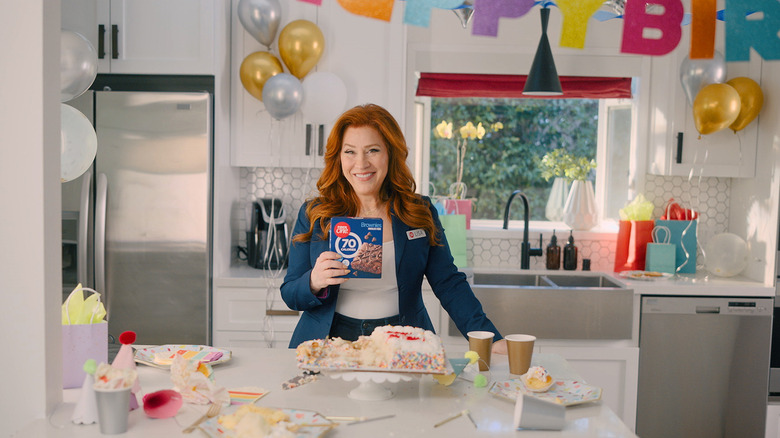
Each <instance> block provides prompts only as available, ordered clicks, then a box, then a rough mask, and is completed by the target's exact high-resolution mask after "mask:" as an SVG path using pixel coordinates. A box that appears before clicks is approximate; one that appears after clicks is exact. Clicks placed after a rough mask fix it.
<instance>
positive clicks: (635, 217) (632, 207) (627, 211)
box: [618, 193, 654, 221]
mask: <svg viewBox="0 0 780 438" xmlns="http://www.w3.org/2000/svg"><path fill="white" fill-rule="evenodd" d="M653 208H654V206H653V203H652V202H650V201H648V200H647V199H646V198H645V197H644V195H642V194H641V193H640V194H638V195H637V197H636V198H634V200H633V201H631V202H629V203H628V204H626V206H625V207H623V208H621V209H620V211H619V212H618V213H619V214H620V220H622V221H649V220H651V219H653Z"/></svg>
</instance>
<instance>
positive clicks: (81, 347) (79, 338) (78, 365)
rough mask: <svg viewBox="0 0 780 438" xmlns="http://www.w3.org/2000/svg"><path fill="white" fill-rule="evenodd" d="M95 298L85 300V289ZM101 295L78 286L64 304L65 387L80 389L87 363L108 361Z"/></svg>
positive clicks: (63, 353)
mask: <svg viewBox="0 0 780 438" xmlns="http://www.w3.org/2000/svg"><path fill="white" fill-rule="evenodd" d="M82 291H87V292H92V293H94V294H95V295H94V297H95V298H92V297H90V298H89V299H87V300H84V299H83V296H82V294H83V292H82ZM104 315H105V309H104V308H103V304H102V303H101V302H100V294H99V293H97V292H96V291H94V290H93V289H88V288H82V287H81V285H78V286H77V287H76V289H74V290H73V292H71V294H70V295H69V296H68V298H67V299H66V300H65V303H64V304H63V305H62V386H63V388H65V389H68V388H80V387H81V386H82V384H83V383H84V377H85V376H86V373H85V371H84V362H86V361H87V359H94V360H95V362H97V363H101V362H108V322H106V321H104V320H103V316H104Z"/></svg>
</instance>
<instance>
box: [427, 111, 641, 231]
mask: <svg viewBox="0 0 780 438" xmlns="http://www.w3.org/2000/svg"><path fill="white" fill-rule="evenodd" d="M431 100H432V98H431V97H428V96H416V97H415V101H414V108H415V120H416V122H417V123H416V124H415V134H414V138H415V143H416V145H415V148H414V149H415V151H416V155H417V156H416V157H415V158H416V159H415V162H416V163H417V165H416V166H415V175H417V177H416V178H417V181H418V182H419V187H418V190H419V192H420V193H421V194H423V195H425V196H432V197H433V196H441V195H442V194H441V193H431V190H430V188H431V187H432V185H431V184H430V156H431V155H430V154H431V129H432V121H431V103H432V102H431ZM598 100H599V122H598V123H599V125H598V130H597V132H598V138H597V143H596V162H597V163H598V166H597V167H596V169H595V171H596V178H595V184H594V191H595V195H596V205H597V207H598V209H599V212H598V213H599V217H600V218H601V219H602V220H603V221H606V222H616V219H617V218H607V217H606V215H605V208H606V205H605V202H604V200H605V199H606V196H607V190H608V187H607V186H608V184H607V178H606V174H607V168H608V166H610V164H611V163H610V162H609V159H608V158H607V157H608V156H609V155H608V153H607V147H608V146H609V145H608V143H607V141H608V135H607V134H608V129H609V117H608V113H609V110H610V109H611V108H632V115H631V134H630V135H631V141H630V146H629V155H630V158H629V169H628V171H629V193H628V197H629V199H631V198H633V197H634V196H635V194H634V193H633V191H634V189H633V187H635V185H636V182H635V181H632V179H631V177H630V176H631V175H632V174H635V173H636V162H637V154H638V149H639V147H638V144H637V143H638V142H637V136H636V134H637V132H638V131H639V130H638V129H637V123H638V120H637V113H638V110H637V108H636V106H637V105H636V102H637V99H636V98H633V99H598ZM551 184H552V182H551ZM501 222H502V221H500V220H497V219H472V221H471V223H472V226H473V227H475V228H495V227H496V226H498V227H500V226H501V225H502V224H501ZM534 222H535V223H536V224H535V225H536V227H537V228H538V227H544V228H547V227H550V228H551V229H552V228H556V227H557V228H559V229H560V228H561V227H560V222H552V221H534Z"/></svg>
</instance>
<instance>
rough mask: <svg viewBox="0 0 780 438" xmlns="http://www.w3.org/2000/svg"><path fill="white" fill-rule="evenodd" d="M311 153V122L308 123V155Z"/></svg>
mask: <svg viewBox="0 0 780 438" xmlns="http://www.w3.org/2000/svg"><path fill="white" fill-rule="evenodd" d="M309 155H311V123H307V124H306V156H307V157H308V156H309Z"/></svg>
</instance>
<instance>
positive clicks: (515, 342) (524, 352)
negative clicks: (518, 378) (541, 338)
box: [504, 335, 536, 375]
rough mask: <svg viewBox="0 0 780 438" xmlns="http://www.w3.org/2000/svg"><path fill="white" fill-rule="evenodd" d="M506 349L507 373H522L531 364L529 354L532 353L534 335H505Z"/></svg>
mask: <svg viewBox="0 0 780 438" xmlns="http://www.w3.org/2000/svg"><path fill="white" fill-rule="evenodd" d="M504 339H506V349H507V353H508V354H509V373H510V374H517V375H522V374H525V372H526V371H528V367H530V366H531V356H532V355H533V353H534V341H536V336H531V335H507V336H506V337H505V338H504Z"/></svg>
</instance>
